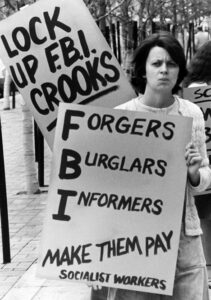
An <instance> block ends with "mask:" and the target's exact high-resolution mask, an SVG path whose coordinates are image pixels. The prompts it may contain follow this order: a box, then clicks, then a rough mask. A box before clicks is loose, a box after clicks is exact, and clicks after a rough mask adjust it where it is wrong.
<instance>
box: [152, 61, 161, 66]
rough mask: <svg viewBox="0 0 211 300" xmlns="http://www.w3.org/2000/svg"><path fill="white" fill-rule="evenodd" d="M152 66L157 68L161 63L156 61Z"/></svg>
mask: <svg viewBox="0 0 211 300" xmlns="http://www.w3.org/2000/svg"><path fill="white" fill-rule="evenodd" d="M152 65H153V66H156V67H159V66H160V65H161V63H160V62H159V61H156V62H154V63H152Z"/></svg>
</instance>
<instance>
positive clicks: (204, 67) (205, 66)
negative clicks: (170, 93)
mask: <svg viewBox="0 0 211 300" xmlns="http://www.w3.org/2000/svg"><path fill="white" fill-rule="evenodd" d="M207 85H211V40H210V41H207V42H206V43H204V44H203V45H202V46H201V47H200V49H199V50H198V51H197V52H196V53H195V55H194V56H193V58H192V59H191V61H190V63H189V65H188V75H187V76H186V78H185V79H184V82H183V86H184V87H196V86H207Z"/></svg>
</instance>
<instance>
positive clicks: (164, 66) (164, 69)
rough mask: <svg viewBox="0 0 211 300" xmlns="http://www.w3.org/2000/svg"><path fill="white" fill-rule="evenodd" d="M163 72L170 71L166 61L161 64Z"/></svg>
mask: <svg viewBox="0 0 211 300" xmlns="http://www.w3.org/2000/svg"><path fill="white" fill-rule="evenodd" d="M161 72H162V73H167V72H168V68H167V65H166V63H163V64H162V66H161Z"/></svg>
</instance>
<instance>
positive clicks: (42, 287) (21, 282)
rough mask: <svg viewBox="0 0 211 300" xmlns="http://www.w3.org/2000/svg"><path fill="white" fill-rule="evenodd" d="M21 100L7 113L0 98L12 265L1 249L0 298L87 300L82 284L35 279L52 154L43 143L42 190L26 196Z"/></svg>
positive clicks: (87, 294)
mask: <svg viewBox="0 0 211 300" xmlns="http://www.w3.org/2000/svg"><path fill="white" fill-rule="evenodd" d="M20 99H21V97H20V95H16V107H15V108H14V109H10V110H3V100H2V99H0V117H1V125H2V136H3V148H4V163H5V173H6V185H7V205H8V217H9V233H10V251H11V262H10V263H6V264H5V263H3V253H2V251H1V250H0V299H2V300H32V299H33V300H38V299H39V300H46V299H49V300H90V293H91V289H90V288H89V287H88V286H87V285H85V284H81V283H74V282H73V283H70V282H63V281H62V282H61V281H55V280H45V279H41V278H37V277H36V276H35V272H36V265H37V257H38V249H39V246H40V237H41V232H42V225H43V217H44V213H45V206H46V200H47V192H48V185H49V180H50V179H49V178H50V167H51V156H52V153H51V151H50V149H49V148H48V145H47V144H46V143H45V174H44V183H45V187H43V188H41V189H40V190H41V193H40V194H27V193H26V179H27V174H26V171H25V166H24V155H23V143H22V111H21V106H20ZM11 106H12V105H11ZM0 197H1V195H0ZM0 204H1V203H0ZM0 244H1V245H0V247H1V248H2V238H1V236H0ZM210 291H211V289H210ZM210 294H211V292H210ZM210 297H211V296H210ZM210 299H211V298H210ZM96 300H97V299H96ZM184 300H186V299H184ZM187 300H190V299H187Z"/></svg>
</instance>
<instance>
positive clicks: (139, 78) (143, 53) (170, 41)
mask: <svg viewBox="0 0 211 300" xmlns="http://www.w3.org/2000/svg"><path fill="white" fill-rule="evenodd" d="M156 46H158V47H162V48H164V49H165V50H166V51H167V52H168V53H169V55H170V56H171V58H172V59H173V61H174V62H175V63H176V64H177V65H178V66H179V74H178V79H177V82H176V85H175V86H174V88H173V90H172V92H173V93H176V92H178V91H179V90H180V89H181V88H180V86H179V85H180V83H181V82H182V80H183V79H184V77H185V76H186V74H187V70H186V60H185V55H184V51H183V48H182V46H181V45H180V43H179V42H178V40H177V39H176V38H174V36H173V35H172V34H170V33H169V32H159V33H155V34H152V35H151V36H149V37H148V38H146V39H145V40H143V41H142V43H141V44H140V46H139V47H138V48H137V49H136V50H135V52H134V58H133V61H132V63H133V76H132V78H131V83H132V85H133V86H134V88H135V90H136V91H137V92H138V93H142V94H143V93H144V91H145V87H146V79H145V78H144V76H145V75H146V61H147V57H148V55H149V52H150V50H151V49H152V48H154V47H156Z"/></svg>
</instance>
